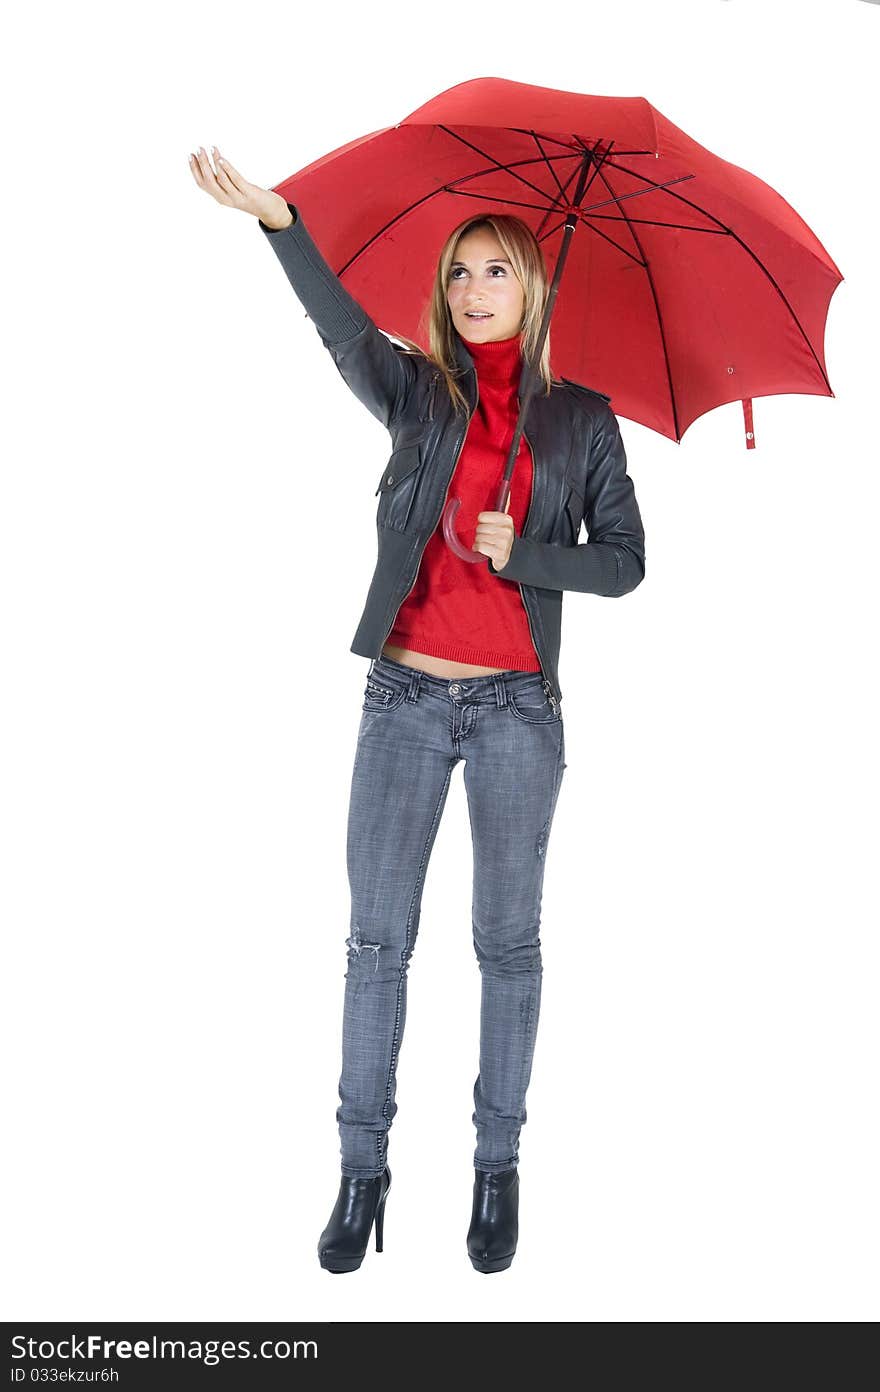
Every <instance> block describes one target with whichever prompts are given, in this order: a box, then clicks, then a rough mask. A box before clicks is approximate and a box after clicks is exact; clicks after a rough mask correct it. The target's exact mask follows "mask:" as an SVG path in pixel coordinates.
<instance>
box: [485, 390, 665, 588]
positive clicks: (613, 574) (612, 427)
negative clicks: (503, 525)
mask: <svg viewBox="0 0 880 1392" xmlns="http://www.w3.org/2000/svg"><path fill="white" fill-rule="evenodd" d="M586 490H587V491H586V497H585V498H584V517H583V520H584V521H585V522H586V525H587V532H588V534H589V537H590V540H589V541H587V542H581V543H580V544H578V545H576V546H558V545H556V544H555V543H553V542H546V541H531V540H528V539H526V538H524V537H520V536H515V537H514V539H513V546H512V548H511V552H510V557H509V559H508V562H507V564H506V565H505V566H504V568H503V569H502V570H496V569H495V567H494V565H493V564H492V561H491V559H490V560H489V570H490V572H491V573H492V574H493V575H500V576H501V578H502V579H507V580H518V581H519V582H520V583H521V584H524V585H537V586H539V587H541V588H543V589H547V590H580V591H582V592H584V593H587V594H599V595H608V596H611V597H616V596H619V595H625V594H628V593H629V592H630V590H634V589H635V588H636V586H637V585H639V584H640V583H641V581H642V580H643V579H644V578H645V534H644V530H643V528H642V519H641V514H640V513H639V506H638V503H637V502H636V495H635V489H634V488H633V484H632V479H631V478H630V477H629V475H628V474H627V472H626V450H625V449H624V445H623V439H622V437H621V434H620V427H619V425H618V423H617V417H616V416H615V414H614V412H613V411H612V410H611V408H610V406H609V407H606V408H605V409H604V410H603V412H602V417H601V419H600V421H599V422H598V423H597V425H596V426H595V427H594V431H593V439H592V443H591V447H590V459H589V467H588V471H587V484H586Z"/></svg>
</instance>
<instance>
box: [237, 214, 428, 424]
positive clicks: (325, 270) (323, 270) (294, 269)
mask: <svg viewBox="0 0 880 1392" xmlns="http://www.w3.org/2000/svg"><path fill="white" fill-rule="evenodd" d="M287 206H288V208H289V209H290V211H291V214H292V215H293V222H292V223H291V224H290V226H289V227H283V228H281V229H280V230H273V229H272V228H271V227H267V226H266V225H265V223H264V222H262V221H261V220H260V219H258V222H259V225H260V228H261V230H262V232H263V234H264V236H265V237H266V239H267V241H268V242H269V243H270V244H271V246H272V250H273V251H274V252H275V255H276V256H277V257H278V260H279V261H280V262H281V265H282V266H283V268H284V273H285V275H286V276H287V279H288V280H289V281H290V284H291V285H292V286H293V289H294V291H295V292H296V295H297V297H298V299H299V301H300V303H301V304H302V306H303V308H304V309H305V311H306V314H307V316H308V317H309V318H310V319H311V320H312V323H313V324H314V326H315V328H316V329H317V331H318V334H319V336H320V338H321V341H322V343H323V344H324V347H325V348H326V349H327V350H328V352H329V353H330V356H331V357H332V359H333V361H334V362H335V364H336V366H337V368H338V369H339V372H340V374H341V375H342V377H343V379H344V381H345V382H346V383H347V384H348V386H349V387H350V388H351V390H352V391H353V392H354V394H355V396H356V397H357V398H358V400H359V401H361V402H363V404H364V406H366V408H367V410H368V411H371V412H372V414H373V415H374V416H375V417H376V418H377V420H380V421H381V422H382V424H383V425H385V426H388V425H389V424H390V422H391V421H392V420H393V419H394V417H395V416H396V415H398V414H399V412H400V411H401V410H402V409H403V405H404V402H405V400H406V396H407V393H408V391H409V389H410V387H411V386H412V384H413V382H414V381H415V377H416V367H415V363H414V362H413V360H412V356H411V355H408V354H406V353H404V352H402V351H398V350H397V349H396V348H395V347H394V346H393V344H392V343H391V342H390V340H389V339H388V338H386V337H385V335H384V334H383V333H382V332H381V331H380V330H379V329H378V328H377V327H376V325H375V324H374V323H373V320H372V319H371V318H370V316H369V315H368V314H367V312H366V310H365V309H364V308H363V307H362V306H361V305H360V304H359V303H358V301H357V300H356V299H355V298H354V296H352V295H350V294H349V293H348V291H347V290H346V289H345V287H344V286H343V284H342V282H341V280H340V279H339V277H338V276H337V275H336V273H335V272H334V271H333V270H331V268H330V266H329V265H328V264H327V262H326V261H325V260H324V257H323V256H322V255H321V253H320V251H319V250H318V248H317V246H316V245H315V243H314V241H313V240H312V238H311V236H310V234H309V232H308V230H307V228H306V226H305V224H304V222H303V220H302V217H301V215H300V213H299V212H298V211H297V209H296V208H295V207H294V205H293V204H292V203H288V205H287Z"/></svg>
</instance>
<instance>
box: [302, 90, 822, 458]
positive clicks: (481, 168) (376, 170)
mask: <svg viewBox="0 0 880 1392" xmlns="http://www.w3.org/2000/svg"><path fill="white" fill-rule="evenodd" d="M275 192H277V193H279V194H280V195H281V196H282V197H283V198H285V199H286V200H287V201H288V202H290V203H293V204H295V205H296V206H297V207H298V208H300V209H301V211H302V215H303V218H304V219H305V221H306V222H307V224H308V226H309V230H310V232H311V233H312V235H313V236H314V238H315V240H316V241H317V242H318V244H319V245H320V247H321V250H322V252H323V254H324V255H325V257H326V259H327V261H328V262H329V263H330V264H331V265H332V266H333V268H334V270H335V271H336V273H337V274H338V275H339V276H340V278H341V279H342V281H343V283H344V285H345V287H346V289H347V290H348V291H349V292H350V294H352V295H353V296H354V297H355V298H356V299H357V300H358V301H359V302H360V303H361V304H362V305H363V307H364V309H366V311H367V313H368V314H369V315H370V316H371V318H373V319H374V321H375V322H376V323H377V324H378V325H379V327H381V328H382V329H384V330H385V332H387V333H389V334H391V335H392V336H393V335H395V334H401V335H405V336H406V337H408V338H411V339H413V340H414V341H416V342H417V343H420V344H421V345H422V346H423V347H425V348H427V343H428V339H427V327H426V323H425V312H426V306H427V301H428V298H429V295H430V290H431V286H432V283H433V277H434V273H435V269H436V264H437V256H438V253H439V249H440V246H441V244H442V243H443V241H444V240H445V238H446V237H447V236H448V234H449V232H450V230H451V229H452V228H453V227H454V226H455V225H456V224H457V223H459V222H461V221H462V220H463V219H464V218H466V217H468V216H470V215H472V214H476V213H479V212H492V211H496V212H508V213H514V214H516V215H517V216H518V217H520V218H522V219H523V221H524V222H526V223H528V225H529V226H530V227H531V228H532V230H533V231H534V233H535V235H536V237H537V238H538V241H539V243H540V245H541V246H542V248H543V250H544V253H545V259H546V263H547V268H548V276H552V274H553V270H554V266H555V263H556V260H557V256H558V253H559V250H560V247H561V246H562V242H563V237H564V229H565V223H566V220H567V219H568V220H569V221H571V219H572V217H573V218H574V220H575V226H576V230H575V232H574V235H573V236H572V235H570V244H569V245H568V248H567V255H566V261H565V266H564V274H563V275H562V276H561V280H560V284H559V289H558V298H557V300H556V303H555V308H554V310H553V317H552V333H551V362H552V366H553V370H554V372H555V373H556V374H557V375H558V376H564V377H569V378H571V379H573V380H575V381H579V382H582V383H584V384H588V385H590V386H592V387H594V388H596V389H598V390H600V391H603V392H605V393H607V394H608V395H610V396H611V397H612V399H613V401H614V409H615V412H616V413H617V414H619V415H623V416H626V417H627V418H628V419H630V420H634V421H638V422H639V423H640V424H642V425H646V426H648V427H649V428H650V429H651V430H656V431H658V432H659V433H660V434H662V435H666V436H668V437H669V438H670V439H673V440H680V439H681V438H682V436H683V435H684V433H685V431H686V430H687V428H688V427H689V426H690V425H691V424H692V423H693V422H694V421H695V420H696V419H697V418H698V417H699V416H701V415H704V414H705V413H706V412H707V411H711V410H712V409H713V408H714V407H716V406H720V405H723V404H724V403H726V402H731V401H743V402H744V405H745V406H746V407H747V411H746V421H747V426H750V421H751V398H753V397H756V396H769V395H777V394H781V393H786V392H797V393H804V394H809V395H817V396H833V394H834V393H833V392H832V390H831V387H830V385H829V382H828V376H827V373H826V368H825V356H824V344H823V340H824V331H825V322H826V318H827V314H828V305H829V303H830V300H831V296H832V294H833V293H834V290H835V289H836V288H837V286H838V284H839V283H840V282H841V280H842V279H843V276H842V274H841V272H840V271H839V270H838V268H837V266H836V265H835V264H834V262H833V261H832V259H831V257H830V256H829V254H828V253H827V251H826V250H825V248H824V247H823V246H822V244H821V242H820V241H819V239H818V238H817V237H816V236H815V234H814V233H813V232H812V231H811V230H810V228H809V227H808V226H807V224H806V223H805V222H804V221H803V219H802V218H801V217H800V216H799V215H798V214H797V213H796V212H795V211H794V209H793V208H792V207H791V206H790V205H789V204H788V203H787V202H786V201H785V199H784V198H782V197H781V196H780V195H779V194H778V193H776V192H775V190H774V189H772V188H770V186H769V185H768V184H765V183H764V182H763V181H762V180H761V179H759V178H757V177H756V176H755V175H754V174H750V173H749V172H748V171H747V170H744V169H740V168H739V167H738V166H737V165H734V164H730V163H729V162H728V161H726V160H723V159H721V158H719V157H718V156H717V155H714V154H712V152H711V151H710V150H707V149H706V148H705V147H704V146H702V145H699V144H698V143H697V142H696V141H695V140H693V139H692V138H691V137H690V136H688V135H686V134H685V133H684V131H682V130H680V129H679V128H678V127H677V126H674V125H673V124H672V122H671V121H669V120H667V118H666V117H665V116H663V115H662V113H661V112H659V111H658V110H657V109H656V108H655V107H653V106H652V105H651V104H650V103H649V102H648V101H646V100H645V99H644V98H642V97H607V96H589V95H581V94H578V93H574V92H563V91H556V90H554V89H552V88H547V87H535V86H531V85H529V84H526V83H521V82H511V81H507V80H505V79H502V78H477V79H474V80H473V81H470V82H463V83H460V84H458V85H457V86H455V87H451V88H450V89H449V90H448V91H446V92H442V93H440V95H439V96H436V97H434V98H433V99H432V100H431V101H429V102H427V103H426V104H425V105H424V106H421V107H419V108H418V109H417V110H416V111H413V112H412V113H411V114H410V115H409V116H407V117H405V118H404V119H403V120H402V121H399V122H398V123H397V124H396V125H394V126H388V127H386V128H384V129H382V130H378V131H373V132H372V133H370V134H368V135H364V136H361V137H360V138H358V139H357V140H353V141H350V142H349V143H348V144H346V145H342V146H340V147H339V148H338V149H337V150H334V151H332V152H331V153H329V154H327V155H324V156H322V157H321V158H320V159H318V160H315V161H314V163H312V164H309V165H307V166H306V167H305V168H304V169H301V170H300V171H299V172H298V173H296V174H294V175H292V176H291V177H290V178H289V179H285V180H284V181H283V182H282V183H280V184H278V185H276V186H275ZM576 192H577V195H578V196H577V199H576V206H575V194H576ZM753 443H754V441H753V439H750V440H749V444H750V445H751V444H753Z"/></svg>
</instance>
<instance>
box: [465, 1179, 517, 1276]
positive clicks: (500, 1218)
mask: <svg viewBox="0 0 880 1392" xmlns="http://www.w3.org/2000/svg"><path fill="white" fill-rule="evenodd" d="M518 1237H519V1173H518V1171H517V1170H516V1168H514V1169H512V1170H502V1171H501V1172H500V1173H499V1174H487V1172H486V1171H485V1170H475V1171H474V1207H473V1212H472V1214H471V1225H470V1228H469V1230H468V1236H467V1249H468V1256H469V1257H470V1259H471V1265H472V1266H473V1268H474V1270H475V1271H487V1272H488V1271H505V1270H506V1269H507V1267H508V1266H510V1263H511V1262H512V1261H513V1258H514V1255H515V1254H516V1243H517V1238H518Z"/></svg>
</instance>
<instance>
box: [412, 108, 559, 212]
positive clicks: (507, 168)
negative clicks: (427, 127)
mask: <svg viewBox="0 0 880 1392" xmlns="http://www.w3.org/2000/svg"><path fill="white" fill-rule="evenodd" d="M438 129H439V130H442V131H445V132H446V134H447V135H451V136H452V137H453V139H454V140H460V141H461V143H462V145H466V146H467V147H468V149H469V150H473V151H475V153H476V154H478V155H481V156H482V157H483V159H484V160H491V161H492V164H493V165H494V166H495V170H496V171H500V172H502V173H504V174H512V175H513V177H514V179H519V181H520V183H521V184H525V186H526V188H530V189H532V191H533V192H534V193H538V194H540V195H541V197H542V198H546V197H547V194H546V193H545V192H544V190H543V189H542V188H540V187H539V186H538V185H537V184H533V183H532V181H531V180H530V179H524V178H523V176H522V175H521V174H517V172H516V171H515V169H514V168H513V164H502V163H501V161H500V160H497V159H495V156H494V155H489V154H487V153H486V151H485V150H481V149H480V147H479V145H475V144H474V143H473V141H472V140H466V139H465V137H464V136H463V135H459V134H458V132H457V131H454V130H452V128H451V127H450V126H444V125H443V124H442V123H438ZM556 158H557V159H565V158H566V156H565V155H557V157H556ZM568 158H569V159H577V158H578V155H577V152H575V151H572V153H571V155H569V156H568ZM544 162H545V163H546V162H547V156H546V155H545V156H544ZM513 163H514V164H538V163H540V161H538V160H535V159H530V160H516V161H514V162H513ZM483 172H484V173H490V172H491V171H489V170H485V171H483ZM466 177H467V178H469V179H472V178H475V177H479V176H477V175H473V174H468V175H467V176H466ZM453 182H455V183H458V180H457V179H456V180H454V181H453Z"/></svg>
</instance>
